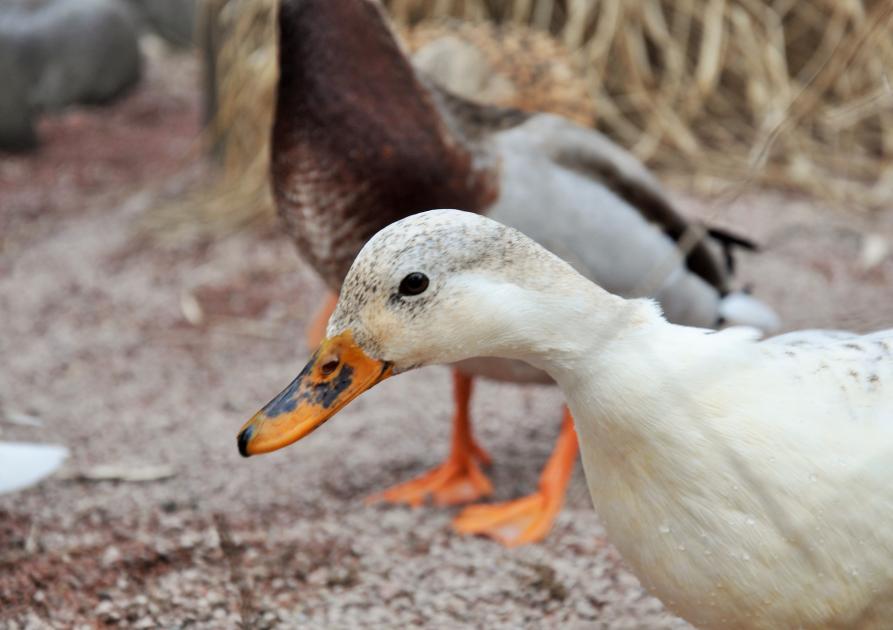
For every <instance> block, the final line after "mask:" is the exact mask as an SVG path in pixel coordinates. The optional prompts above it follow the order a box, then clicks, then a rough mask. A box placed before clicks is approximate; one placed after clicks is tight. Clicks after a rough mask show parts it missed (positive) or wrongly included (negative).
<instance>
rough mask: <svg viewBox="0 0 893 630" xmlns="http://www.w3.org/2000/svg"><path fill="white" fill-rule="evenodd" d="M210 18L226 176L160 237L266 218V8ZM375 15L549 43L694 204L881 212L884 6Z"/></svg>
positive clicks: (227, 5)
mask: <svg viewBox="0 0 893 630" xmlns="http://www.w3.org/2000/svg"><path fill="white" fill-rule="evenodd" d="M215 3H217V4H220V5H221V6H223V10H221V11H218V15H219V18H218V21H219V22H220V23H223V24H224V25H225V27H224V28H223V29H222V33H223V34H222V37H221V38H220V42H219V46H218V50H219V53H218V54H217V76H218V77H219V83H218V86H217V94H218V113H217V117H216V121H215V124H214V126H213V130H214V138H215V142H216V143H217V144H218V145H219V146H220V147H221V152H222V155H223V158H222V163H223V175H222V177H221V178H220V179H219V180H218V182H217V185H216V186H214V187H213V188H212V189H211V190H205V191H203V192H201V193H200V194H196V195H193V196H192V197H190V198H188V199H186V200H182V201H181V202H179V203H178V204H176V207H168V208H166V209H165V211H164V212H161V213H158V214H156V215H155V220H154V222H155V223H156V224H158V225H163V226H164V228H165V232H166V233H168V234H171V233H180V234H181V233H190V232H194V230H195V228H196V226H199V227H200V228H201V230H202V231H207V230H209V229H210V230H220V231H228V230H231V229H232V228H233V227H235V226H237V225H242V224H245V223H247V222H252V221H257V220H266V219H267V218H268V217H269V216H271V214H272V211H271V206H270V200H269V193H268V189H267V184H266V175H267V146H268V145H267V137H268V135H269V124H270V114H271V111H272V102H273V92H274V83H275V63H274V61H275V50H274V46H275V44H274V40H275V37H274V33H275V28H274V24H273V16H274V0H255V1H253V2H250V3H246V2H232V1H230V2H226V0H209V4H215ZM385 4H386V5H387V7H388V9H389V10H390V11H391V14H392V15H393V16H394V18H395V21H396V22H397V24H398V25H400V27H401V28H416V26H415V25H417V24H418V23H419V22H422V21H424V20H429V19H431V18H443V17H452V18H459V19H464V20H470V21H490V22H495V23H500V24H504V25H505V24H507V25H514V27H515V28H518V27H527V28H531V29H534V30H537V31H539V32H541V33H543V34H546V33H548V34H549V35H551V36H552V37H553V38H555V39H556V40H558V41H559V42H561V43H563V44H564V46H565V47H566V48H567V49H568V50H570V51H572V53H573V55H575V56H576V60H575V62H576V66H575V67H576V68H579V69H580V72H581V73H582V78H583V79H584V84H585V88H584V89H582V90H580V91H579V92H577V93H579V94H580V96H579V98H581V99H587V100H588V101H589V103H594V106H595V111H596V112H597V125H598V127H599V128H601V129H602V130H604V131H605V132H607V133H608V134H609V135H610V136H612V137H613V138H615V139H616V140H617V141H618V142H619V143H620V144H622V145H624V146H626V147H628V148H629V149H631V150H632V151H633V152H634V153H635V154H636V155H638V156H639V157H640V158H641V159H643V160H644V161H645V162H646V163H648V164H649V165H650V166H652V167H653V168H655V169H657V170H659V171H661V172H662V173H663V174H665V175H670V176H674V177H684V178H685V180H686V181H687V182H688V183H689V184H691V185H693V186H694V187H695V188H696V189H698V190H701V191H719V190H723V189H725V188H727V187H728V182H739V183H740V182H742V181H747V182H748V185H750V184H754V185H757V184H762V185H769V186H776V187H783V188H788V189H793V190H797V191H802V192H806V193H809V194H812V195H815V196H817V197H819V198H822V199H827V200H831V201H834V202H838V203H843V204H845V205H846V207H847V208H850V209H861V210H866V209H874V208H878V207H882V206H884V205H885V204H886V205H887V206H889V200H890V199H893V162H891V157H893V2H890V1H889V0H812V1H810V2H803V1H797V0H386V1H385ZM236 7H237V8H236ZM225 18H226V19H225ZM425 28H430V27H425ZM410 32H412V31H410ZM425 37H426V38H429V37H430V32H428V35H426V36H425ZM409 39H410V40H412V37H409ZM423 39H424V38H423ZM495 45H497V46H498V42H496V43H495ZM547 49H548V48H543V50H547ZM520 90H521V91H522V92H523V91H524V86H523V85H522V86H520ZM536 91H537V90H534V93H535V92H536ZM539 91H540V92H541V90H539ZM569 93H573V91H571V92H569ZM546 107H548V106H546ZM171 218H173V219H174V220H173V221H171V220H170V219H171Z"/></svg>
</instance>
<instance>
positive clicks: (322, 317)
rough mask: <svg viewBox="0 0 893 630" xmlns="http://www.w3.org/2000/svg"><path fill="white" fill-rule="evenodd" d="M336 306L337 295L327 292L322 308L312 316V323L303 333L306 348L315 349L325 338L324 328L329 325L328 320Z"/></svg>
mask: <svg viewBox="0 0 893 630" xmlns="http://www.w3.org/2000/svg"><path fill="white" fill-rule="evenodd" d="M337 304H338V294H337V293H334V292H332V291H329V292H328V293H327V294H326V299H325V301H324V302H323V303H322V306H320V307H319V310H318V311H317V312H316V315H314V316H313V321H312V322H310V325H309V326H307V331H306V332H305V335H306V338H307V347H309V348H315V347H317V346H318V345H319V344H320V342H321V341H322V340H323V339H324V338H325V336H326V326H328V325H329V318H330V317H331V316H332V313H334V312H335V306H337Z"/></svg>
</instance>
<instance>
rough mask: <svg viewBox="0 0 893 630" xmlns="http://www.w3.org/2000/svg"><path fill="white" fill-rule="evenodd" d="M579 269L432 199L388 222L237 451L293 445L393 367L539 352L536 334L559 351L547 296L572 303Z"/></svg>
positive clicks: (548, 347)
mask: <svg viewBox="0 0 893 630" xmlns="http://www.w3.org/2000/svg"><path fill="white" fill-rule="evenodd" d="M578 279H579V281H583V280H582V278H580V277H579V276H578V275H577V274H576V273H575V272H573V271H572V270H571V268H570V267H569V266H568V265H567V264H566V263H564V262H563V261H561V260H560V259H558V258H557V257H555V256H554V255H552V254H551V253H549V252H547V251H546V250H545V249H543V248H541V247H540V246H538V245H537V244H535V243H534V242H533V241H531V240H530V239H528V238H527V237H525V236H524V235H522V234H521V233H520V232H517V231H516V230H513V229H511V228H508V227H506V226H504V225H502V224H500V223H497V222H495V221H492V220H490V219H486V218H484V217H481V216H479V215H476V214H473V213H469V212H461V211H458V210H432V211H429V212H423V213H421V214H416V215H413V216H411V217H408V218H406V219H403V220H401V221H398V222H396V223H393V224H391V225H390V226H388V227H386V228H385V229H383V230H381V231H380V232H378V233H377V234H376V235H375V236H374V237H373V238H372V239H371V240H370V241H369V242H368V243H367V244H366V245H365V247H363V249H362V251H361V252H360V254H359V255H358V256H357V258H356V260H355V261H354V263H353V266H352V267H351V269H350V271H349V272H348V274H347V277H346V279H345V281H344V284H343V286H342V290H341V295H340V298H339V301H338V305H337V307H336V309H335V312H334V313H333V314H332V317H331V319H330V320H329V325H328V328H327V331H326V333H327V338H326V339H325V340H324V341H323V342H322V344H321V345H320V347H319V349H318V350H317V351H316V352H315V353H314V354H313V356H312V357H311V359H310V362H309V363H308V364H307V366H306V367H305V368H304V369H303V371H301V373H300V374H299V375H298V377H297V378H296V379H295V380H294V381H293V382H292V383H291V384H290V385H289V386H288V387H287V388H286V389H285V390H284V391H283V392H282V393H281V394H279V395H278V396H277V397H276V398H274V399H273V400H272V401H271V402H270V403H269V404H267V406H266V407H264V408H263V409H262V410H261V411H259V412H258V413H257V414H255V416H254V417H253V418H252V419H251V420H250V421H249V422H248V423H247V424H246V425H245V426H244V427H243V429H242V431H241V433H240V434H239V439H238V443H239V451H240V452H241V453H242V455H244V456H249V455H254V454H258V453H264V452H268V451H273V450H276V449H279V448H281V447H283V446H286V445H288V444H291V443H292V442H295V441H296V440H299V439H300V438H302V437H304V436H305V435H307V434H308V433H310V432H311V431H312V430H313V429H315V428H316V427H318V426H320V425H321V424H322V423H323V422H325V421H326V420H328V419H329V418H330V417H331V416H332V415H333V414H335V413H336V412H337V411H338V410H339V409H341V408H342V407H344V405H346V404H347V403H348V402H350V401H351V400H353V399H354V398H356V397H357V396H359V395H360V394H362V393H363V392H364V391H366V390H368V389H369V388H371V387H373V386H374V385H376V384H377V383H380V382H381V381H383V380H384V379H386V378H388V377H389V376H391V375H394V374H398V373H400V372H405V371H407V370H411V369H414V368H417V367H422V366H425V365H430V364H434V363H452V362H455V361H460V360H463V359H468V358H471V357H477V356H496V357H503V358H517V359H522V360H528V361H529V362H531V363H536V360H535V359H536V357H535V356H534V355H535V354H536V352H534V351H533V349H532V348H531V343H532V342H531V338H533V337H534V336H535V337H536V338H537V339H538V340H539V344H540V346H541V347H538V348H536V350H537V351H539V352H543V351H546V350H547V351H548V352H549V354H550V355H551V356H555V355H558V354H560V353H561V351H562V348H561V346H562V344H563V343H565V342H564V341H562V338H561V335H557V334H556V335H552V336H549V335H548V334H545V335H544V334H543V332H542V331H548V330H552V329H554V328H555V326H554V322H549V321H547V320H548V319H549V318H550V317H552V315H553V314H554V312H555V310H554V309H550V308H549V304H550V303H556V302H562V303H564V306H565V307H567V306H568V302H570V306H571V308H574V306H573V303H574V302H575V298H574V297H571V298H570V300H569V299H568V295H571V296H574V295H575V294H576V295H580V294H581V293H580V292H579V291H575V288H574V286H570V287H569V286H568V283H570V284H572V285H573V284H575V283H576V282H578ZM583 282H585V281H583ZM586 284H587V285H589V283H588V282H586ZM589 286H594V285H589ZM583 293H585V292H583ZM578 306H579V305H578ZM533 331H537V334H536V335H534V334H533Z"/></svg>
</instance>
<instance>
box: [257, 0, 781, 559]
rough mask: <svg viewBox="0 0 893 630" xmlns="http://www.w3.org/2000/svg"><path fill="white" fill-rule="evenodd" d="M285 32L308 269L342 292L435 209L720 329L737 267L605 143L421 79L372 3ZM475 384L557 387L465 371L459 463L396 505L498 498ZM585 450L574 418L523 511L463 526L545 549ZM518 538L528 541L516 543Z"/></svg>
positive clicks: (472, 367)
mask: <svg viewBox="0 0 893 630" xmlns="http://www.w3.org/2000/svg"><path fill="white" fill-rule="evenodd" d="M279 29H280V53H279V54H280V64H279V65H280V83H279V88H278V99H277V108H276V117H275V123H274V128H273V140H272V179H273V191H274V196H275V199H276V203H277V206H278V208H279V212H280V214H281V216H282V218H283V220H284V223H285V226H286V228H287V230H288V232H289V234H290V235H291V236H292V238H293V239H294V240H295V242H296V244H297V246H298V251H299V252H300V254H301V256H302V257H303V258H304V259H305V260H307V261H308V262H309V263H310V264H311V265H312V266H313V267H314V268H315V269H316V270H317V271H318V272H319V274H320V275H321V276H322V277H323V279H324V280H325V282H326V283H327V284H328V286H329V287H330V288H331V289H332V290H333V291H337V290H339V288H340V286H341V282H342V280H343V278H344V276H345V275H346V273H347V270H348V268H349V267H350V264H351V263H352V261H353V259H354V257H355V256H356V254H357V253H358V252H359V251H360V249H361V248H362V246H363V244H364V243H365V242H366V241H367V240H368V239H369V238H370V237H371V236H372V235H373V234H375V233H376V232H377V231H378V230H380V229H382V228H383V227H385V226H386V225H389V224H390V223H392V222H394V221H396V220H398V219H401V218H403V217H406V216H409V215H411V214H414V213H418V212H422V211H425V210H429V209H433V208H460V209H463V210H470V211H473V212H478V213H482V214H486V215H488V216H490V217H492V218H494V219H496V220H498V221H500V222H502V223H505V224H507V225H509V226H512V227H515V228H517V229H519V230H521V231H522V232H524V233H526V234H527V235H528V236H530V237H532V238H533V239H534V240H537V241H538V242H540V244H542V245H544V246H545V247H546V248H548V249H550V250H552V251H553V252H554V253H555V254H557V255H559V256H561V257H562V258H564V259H565V260H567V261H568V262H570V263H571V264H572V265H573V266H574V267H575V268H577V270H578V271H580V272H581V273H583V274H584V275H585V276H587V277H589V278H590V279H592V280H595V281H596V282H598V283H599V284H600V285H601V286H603V287H604V288H606V289H607V290H609V291H612V292H614V293H618V294H620V295H625V296H635V295H637V294H638V295H642V294H648V295H652V296H654V297H656V298H657V299H658V300H659V301H660V302H661V304H662V306H663V308H664V310H665V312H666V315H667V317H668V318H669V319H670V320H671V321H675V322H677V323H682V324H688V325H695V326H713V325H715V324H716V323H717V322H718V321H719V320H721V319H722V317H723V316H724V315H725V314H724V313H723V301H724V298H725V296H726V294H727V292H728V291H729V282H728V281H729V275H730V274H729V272H730V267H729V266H724V265H723V264H722V262H721V259H720V258H719V256H718V255H717V252H715V251H714V250H713V249H712V248H711V246H709V245H708V241H707V236H706V233H699V234H698V235H697V237H696V238H695V239H694V241H693V242H694V244H693V246H692V247H691V249H690V251H689V252H688V254H687V255H680V254H679V252H678V249H677V241H680V240H682V239H683V237H684V235H685V234H686V233H687V232H688V231H689V229H690V227H691V226H690V224H689V222H688V221H686V220H685V219H684V218H683V217H682V215H680V214H679V213H678V212H676V210H675V208H674V207H673V204H672V203H671V202H670V201H669V199H668V197H667V196H666V195H665V193H664V192H663V190H662V188H661V187H660V185H659V183H658V182H657V181H656V180H655V179H654V178H653V177H652V176H651V174H650V173H648V171H647V170H646V169H645V168H644V166H642V164H641V163H639V162H638V160H636V159H635V158H634V157H633V156H632V155H630V154H629V153H627V152H626V151H624V150H623V149H621V148H620V147H618V146H616V145H615V144H613V143H612V142H611V141H610V140H608V139H607V138H606V137H604V136H603V135H601V134H599V133H598V132H596V131H594V130H591V129H586V128H583V127H579V126H577V125H574V124H573V123H571V122H569V121H567V120H566V119H563V118H560V117H558V116H553V115H549V114H542V113H526V112H522V111H519V110H514V109H506V108H497V107H490V106H486V105H480V104H477V103H472V102H469V101H467V100H464V99H461V98H458V97H455V96H453V95H451V94H450V93H448V92H447V91H445V90H444V89H442V88H440V87H438V86H437V85H436V84H435V83H434V82H432V81H431V80H430V79H428V78H426V77H424V76H422V75H421V74H420V73H418V72H416V71H415V70H414V69H413V67H412V65H411V64H410V63H409V61H408V60H407V59H406V57H405V56H404V54H403V53H402V51H401V50H400V47H399V46H398V45H397V43H396V40H395V39H394V36H393V34H392V32H391V29H390V27H389V26H388V23H387V21H386V19H385V17H384V15H383V13H382V10H381V9H380V7H379V5H378V4H377V3H375V2H373V1H372V0H283V2H282V5H281V8H280V19H279ZM686 240H687V239H686ZM720 242H721V244H722V245H723V246H728V245H729V240H728V239H725V240H724V239H723V238H720ZM731 243H732V244H739V243H738V242H736V241H735V239H731ZM668 263H669V264H668ZM655 271H658V273H657V274H655ZM330 304H331V305H334V301H332V302H330ZM770 314H771V313H770ZM327 319H328V313H326V314H325V316H324V318H322V319H319V320H318V323H319V324H321V326H320V327H319V328H318V329H317V330H320V331H322V330H324V323H325V320H327ZM756 325H758V324H756ZM471 376H485V377H489V378H497V379H501V380H509V381H516V382H531V381H546V382H548V377H546V375H545V374H544V373H542V372H540V371H538V370H534V369H533V368H531V367H529V366H527V365H526V364H521V363H518V362H510V361H505V360H492V359H484V360H472V361H469V362H464V363H463V364H462V365H460V366H459V367H458V371H457V374H456V377H455V378H456V382H455V393H456V400H457V412H456V417H455V426H456V429H455V432H454V437H453V449H452V454H451V456H450V458H449V459H448V460H447V462H446V463H445V464H444V465H443V466H441V467H440V468H438V469H435V471H433V472H432V473H430V474H429V475H426V476H425V477H423V478H421V479H419V480H417V481H415V482H409V483H408V484H405V485H404V486H402V487H398V488H395V489H394V490H393V491H391V492H389V493H386V494H385V495H383V496H384V498H386V499H390V500H394V501H404V502H409V503H418V502H420V501H421V500H423V499H424V498H425V497H426V496H428V495H433V496H434V497H435V499H436V500H437V501H438V502H441V503H454V502H461V501H468V500H472V499H475V498H477V497H480V496H486V495H487V494H489V493H490V491H491V489H490V486H489V482H488V481H487V480H486V478H485V477H483V475H482V474H481V473H480V471H478V470H477V462H486V461H489V458H488V456H487V455H486V453H484V452H483V450H482V449H481V448H480V447H479V446H478V445H477V444H476V443H475V442H474V440H473V438H472V437H471V431H470V421H469V418H468V410H467V405H468V400H469V397H470V394H471V382H470V378H471ZM568 432H569V433H568ZM574 440H575V438H574V437H573V428H572V425H571V422H570V420H569V419H566V421H565V423H564V425H563V429H562V439H561V440H560V441H559V443H560V444H561V445H562V446H561V448H559V449H558V450H557V451H556V456H557V457H558V460H559V461H552V462H550V464H549V465H548V466H547V469H546V471H547V472H546V473H544V476H543V481H542V482H541V488H540V491H539V492H538V493H537V494H536V495H532V497H528V498H526V499H523V500H522V503H524V505H523V506H521V508H523V509H521V508H519V506H518V504H516V503H513V504H510V505H508V506H498V507H496V508H493V509H489V508H488V509H487V510H484V511H480V510H478V509H477V508H476V510H477V511H474V512H473V514H471V516H469V515H465V516H464V517H461V518H460V519H459V521H458V525H457V526H458V527H459V528H460V529H461V530H462V531H469V532H483V533H488V534H490V535H493V536H496V537H498V538H502V539H503V540H506V541H507V542H511V543H519V542H528V541H531V540H536V539H538V538H541V537H542V536H543V535H545V533H546V532H547V531H548V529H549V524H550V523H551V519H552V518H554V515H555V513H556V512H557V510H558V507H559V506H560V504H561V498H562V497H563V488H564V484H566V481H567V475H568V474H569V472H568V471H569V464H568V462H567V461H565V460H566V459H567V457H568V456H570V457H571V460H570V462H571V463H572V462H573V455H574V453H575V447H574V446H573V445H574V444H575V441H574ZM548 471H551V472H548ZM556 471H557V472H556ZM547 473H548V474H547ZM506 519H507V520H506ZM518 519H521V521H522V522H523V523H526V525H523V526H521V525H519V523H518ZM506 526H509V529H511V528H515V529H517V527H519V526H520V527H521V529H522V530H523V531H522V533H521V534H520V535H518V534H517V532H516V533H515V535H514V536H507V535H506V534H505V527H506Z"/></svg>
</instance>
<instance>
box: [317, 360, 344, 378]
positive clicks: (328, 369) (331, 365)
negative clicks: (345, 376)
mask: <svg viewBox="0 0 893 630" xmlns="http://www.w3.org/2000/svg"><path fill="white" fill-rule="evenodd" d="M339 363H341V362H340V361H339V360H338V359H329V360H328V361H326V362H325V363H323V364H322V365H321V366H320V368H319V371H320V372H321V373H322V375H323V376H328V375H329V374H331V373H332V372H334V371H335V370H336V369H338V364H339Z"/></svg>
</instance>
